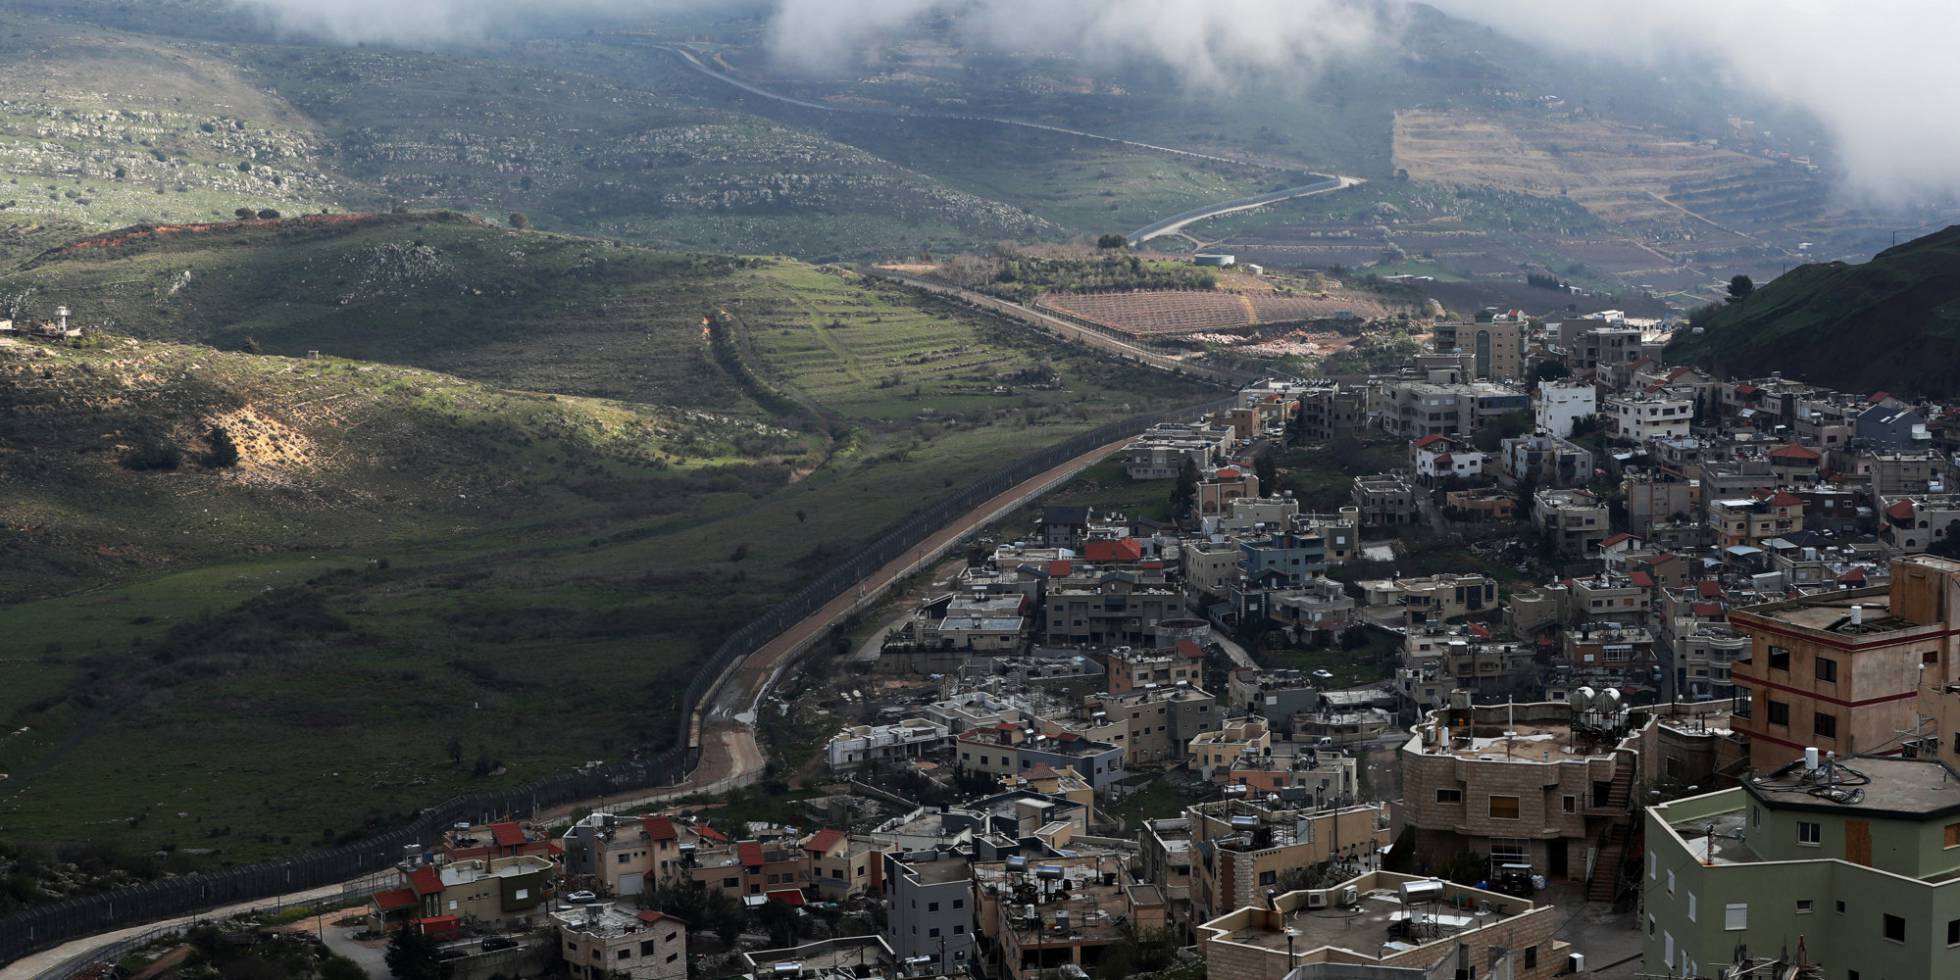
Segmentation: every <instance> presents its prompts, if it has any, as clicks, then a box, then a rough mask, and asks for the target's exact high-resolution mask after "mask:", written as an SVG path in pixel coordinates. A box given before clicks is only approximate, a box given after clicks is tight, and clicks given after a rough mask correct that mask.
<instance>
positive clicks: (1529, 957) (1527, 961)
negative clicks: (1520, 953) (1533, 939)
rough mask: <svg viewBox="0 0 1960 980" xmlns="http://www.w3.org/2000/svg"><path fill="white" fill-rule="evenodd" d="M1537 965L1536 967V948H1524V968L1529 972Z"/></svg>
mask: <svg viewBox="0 0 1960 980" xmlns="http://www.w3.org/2000/svg"><path fill="white" fill-rule="evenodd" d="M1537 965H1538V947H1536V946H1526V947H1525V948H1524V968H1525V969H1527V970H1530V969H1533V968H1535V967H1536V966H1537Z"/></svg>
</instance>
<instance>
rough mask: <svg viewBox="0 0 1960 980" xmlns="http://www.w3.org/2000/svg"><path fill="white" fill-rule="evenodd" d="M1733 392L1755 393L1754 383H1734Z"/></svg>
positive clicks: (1741, 393) (1740, 393)
mask: <svg viewBox="0 0 1960 980" xmlns="http://www.w3.org/2000/svg"><path fill="white" fill-rule="evenodd" d="M1735 393H1736V394H1738V395H1753V394H1755V393H1756V386H1755V385H1736V386H1735Z"/></svg>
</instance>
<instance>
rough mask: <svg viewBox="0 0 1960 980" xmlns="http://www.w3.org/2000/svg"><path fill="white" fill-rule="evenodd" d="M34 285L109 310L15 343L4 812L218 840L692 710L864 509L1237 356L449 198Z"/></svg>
mask: <svg viewBox="0 0 1960 980" xmlns="http://www.w3.org/2000/svg"><path fill="white" fill-rule="evenodd" d="M186 272H188V273H189V276H188V278H186V277H185V275H184V273H186ZM0 295H3V296H4V297H6V298H7V300H8V301H9V302H11V303H14V304H16V305H19V306H22V307H25V308H26V311H27V312H28V313H29V314H30V315H45V314H46V313H47V312H48V311H49V310H50V309H51V308H52V306H53V305H55V304H57V303H66V304H68V305H70V306H71V307H73V309H74V310H75V318H76V319H77V320H79V321H80V322H83V323H85V324H91V325H93V324H98V323H108V324H112V325H113V330H112V331H110V332H107V333H101V334H97V335H95V336H93V337H91V338H89V339H88V340H87V341H86V342H85V343H84V344H83V345H82V346H80V347H66V346H47V345H44V344H42V343H40V342H38V341H32V340H22V341H19V342H17V343H16V344H15V345H14V346H12V347H8V348H4V349H0V371H4V372H5V373H4V374H0V393H4V395H0V397H4V398H5V399H6V402H5V404H0V447H5V449H6V450H9V451H0V533H4V534H5V539H4V540H5V545H4V547H5V550H6V551H7V553H8V555H9V557H10V562H9V563H7V568H6V569H5V570H4V572H3V573H0V590H4V598H0V602H8V603H10V604H7V605H0V635H5V636H7V637H8V638H9V641H8V644H7V645H6V648H5V650H6V652H5V653H4V654H0V727H4V729H5V730H6V731H9V732H17V731H18V732H22V733H21V734H19V735H12V736H8V737H6V738H5V739H0V772H8V773H10V774H11V778H10V779H8V780H6V781H4V782H0V834H4V835H5V836H6V837H7V838H9V839H10V840H20V841H50V840H54V841H63V840H76V839H88V840H96V841H106V842H112V843H114V844H116V845H117V846H121V847H124V848H127V849H130V850H131V851H132V852H133V851H147V850H149V849H153V848H157V847H163V846H166V845H171V846H175V847H177V848H178V849H179V850H180V851H183V850H190V849H206V848H208V849H214V850H215V853H213V854H211V855H208V856H206V857H204V858H202V859H201V860H204V861H206V862H210V863H223V862H227V861H243V860H249V859H252V858H255V857H259V856H263V855H265V854H269V853H276V852H280V851H291V850H296V849H299V848H301V847H303V846H307V845H311V844H314V843H317V842H319V841H321V840H324V839H331V838H334V837H338V836H341V835H344V834H348V833H351V832H353V831H356V830H358V829H360V828H362V827H364V826H379V825H382V824H387V823H389V822H391V821H394V820H396V819H398V818H399V817H400V816H401V815H402V814H403V813H406V812H411V811H412V810H413V809H414V808H415V807H417V806H419V805H422V804H424V803H426V802H428V801H430V800H434V799H439V798H442V797H444V796H446V795H449V794H450V793H451V792H453V791H455V790H457V789H462V788H468V787H470V786H475V785H483V784H484V783H485V782H486V781H517V780H522V779H528V778H531V777H534V776H537V775H539V774H541V773H544V772H548V771H553V770H555V769H558V768H562V767H564V766H568V765H574V764H577V763H579V762H582V761H584V760H586V759H591V758H614V759H616V758H621V757H624V756H626V755H629V754H631V753H633V752H635V751H642V750H653V749H657V748H660V747H662V746H664V745H665V744H666V743H667V741H668V740H669V739H670V738H671V732H672V728H671V724H672V722H673V720H674V719H673V714H672V709H673V701H672V699H673V697H674V694H675V692H676V691H678V690H679V689H680V688H681V687H682V686H683V685H682V683H681V681H682V680H684V679H685V678H686V677H687V676H688V672H689V670H690V669H691V665H692V664H693V663H694V662H696V661H697V660H698V658H700V657H701V656H703V655H704V654H705V653H706V652H707V651H708V650H710V649H711V648H712V647H713V646H714V645H715V644H716V643H718V642H719V641H720V640H721V638H722V637H723V636H724V635H726V633H727V632H728V630H730V629H732V628H733V627H734V626H735V625H736V624H739V623H742V622H744V621H746V620H747V619H749V618H751V617H753V616H754V614H755V613H756V612H757V611H759V610H760V609H762V608H764V607H766V606H767V605H769V604H770V603H771V602H773V601H774V600H775V599H776V598H777V597H778V596H780V595H782V594H783V593H785V592H787V591H790V590H793V589H795V588H797V587H798V586H799V585H800V584H801V583H803V582H804V581H806V580H807V578H808V576H809V575H810V574H811V573H813V572H816V571H819V570H821V569H823V568H826V567H827V566H828V564H829V563H830V562H832V561H833V560H834V559H835V558H836V556H838V555H841V554H843V553H845V552H846V551H847V550H848V549H849V548H850V547H851V546H852V545H854V544H855V543H857V542H860V541H863V540H865V539H866V538H868V537H869V536H870V535H872V534H873V533H874V532H876V531H877V530H879V529H881V528H882V527H884V526H886V525H888V524H889V523H891V522H892V521H894V520H896V519H898V518H900V517H902V516H903V515H905V514H906V513H907V512H908V511H910V510H911V509H913V508H914V507H916V506H917V505H918V504H919V503H921V502H923V501H925V500H927V499H929V498H931V497H933V496H935V495H937V494H941V493H944V492H946V491H947V490H948V489H949V488H951V487H955V486H958V485H959V484H960V483H961V482H962V481H965V480H968V479H971V478H972V477H974V476H976V475H978V474H980V473H983V472H986V471H987V470H989V469H990V468H992V467H995V466H998V465H999V462H1000V461H1001V460H1002V459H1007V458H1012V457H1014V456H1017V455H1020V454H1022V453H1026V452H1029V451H1031V450H1032V449H1034V448H1036V447H1039V446H1043V445H1047V444H1050V443H1052V442H1055V441H1058V440H1060V439H1062V438H1065V437H1066V436H1068V435H1071V434H1073V433H1076V432H1079V431H1082V430H1083V429H1085V428H1088V427H1091V426H1093V425H1096V424H1099V423H1101V422H1104V421H1108V420H1110V419H1113V418H1116V417H1119V416H1122V415H1126V414H1130V413H1133V412H1137V411H1143V410H1147V409H1149V408H1151V407H1153V406H1169V405H1173V404H1182V403H1188V402H1191V401H1195V400H1198V399H1199V398H1201V397H1204V396H1206V395H1207V394H1208V393H1209V392H1208V391H1206V390H1205V389H1202V388H1200V387H1198V386H1197V385H1196V384H1195V383H1192V382H1189V381H1185V380H1180V379H1176V378H1170V377H1166V376H1164V375H1161V374H1156V373H1148V372H1146V371H1145V370H1144V369H1140V368H1136V367H1132V366H1129V365H1126V364H1123V363H1121V362H1116V361H1112V360H1107V359H1104V358H1101V357H1098V356H1095V355H1092V354H1090V353H1087V352H1085V351H1082V350H1078V349H1074V348H1068V347H1063V346H1060V345H1056V344H1053V343H1051V342H1049V341H1047V340H1046V339H1045V338H1043V337H1042V336H1040V335H1037V334H1034V333H1032V332H1030V331H1027V330H1026V329H1025V328H1020V327H1018V326H1012V325H1006V324H1001V323H996V322H993V321H989V320H983V319H978V318H974V317H972V316H969V315H967V314H965V313H961V312H957V311H954V310H951V309H947V308H941V307H938V306H936V305H931V304H929V303H926V302H925V301H922V300H919V299H917V298H915V297H913V296H912V295H911V294H908V293H905V292H902V291H899V290H897V289H895V288H893V287H890V286H886V285H883V284H881V283H878V282H875V281H866V280H862V279H860V278H858V277H856V276H854V275H851V274H849V273H847V272H843V271H839V270H834V269H828V268H819V267H813V266H808V265H802V264H799V263H795V262H790V261H786V260H750V259H728V258H712V257H703V256H694V255H686V254H680V253H668V252H659V251H654V250H650V249H644V248H638V247H633V246H620V245H615V244H612V243H607V242H601V241H593V240H587V239H577V238H569V237H565V236H559V235H549V234H543V233H538V232H517V231H512V230H509V229H506V228H499V227H494V226H489V225H485V224H483V223H480V222H476V221H472V220H468V219H463V218H457V217H442V216H437V215H386V216H376V217H364V218H355V219H339V220H335V221H331V222H328V221H320V220H309V221H298V220H290V221H286V222H281V223H276V224H275V223H265V224H258V223H254V224H249V225H228V226H222V227H216V228H204V229H195V230H193V229H178V230H175V231H166V232H162V233H159V232H158V231H155V230H150V231H144V232H141V233H137V234H131V235H118V236H105V237H104V238H103V239H101V240H98V241H94V242H90V243H84V245H83V246H81V247H72V248H68V249H64V250H59V251H56V252H52V253H47V254H43V255H41V256H40V257H38V258H37V259H35V260H33V261H32V262H30V263H28V264H26V265H25V266H24V267H22V268H17V269H14V270H12V271H10V272H7V273H6V274H5V275H4V276H0ZM704 314H712V315H713V317H714V319H715V322H716V324H717V330H718V333H717V334H716V335H715V336H713V337H711V336H710V335H709V333H708V332H707V331H706V330H705V328H704V324H703V317H704ZM247 338H253V342H252V344H250V345H247V344H246V340H247ZM206 344H215V345H217V346H218V347H220V348H225V349H223V350H217V349H213V348H212V347H210V346H205V345H206ZM246 346H251V347H255V348H257V349H258V350H261V351H264V353H257V354H255V353H248V352H245V351H243V350H240V349H239V348H242V347H246ZM314 349H318V350H321V351H322V352H323V353H322V356H321V357H319V358H309V357H307V356H306V352H307V351H309V350H314ZM282 355H285V356H282ZM386 361H397V362H400V363H399V364H395V365H390V364H387V363H383V362H386ZM219 425H222V426H223V427H224V428H225V429H226V430H227V432H228V433H232V434H233V436H234V439H235V441H236V442H237V443H238V444H239V446H240V449H241V456H242V458H241V460H240V463H239V465H237V466H235V467H212V466H207V465H205V464H204V463H203V462H201V457H202V456H203V455H204V454H205V453H206V452H207V451H208V450H209V448H210V445H211V442H212V437H211V430H212V428H213V427H214V426H219ZM156 444H163V445H166V446H169V447H174V448H175V449H176V450H177V454H178V457H179V463H178V465H177V467H176V468H175V469H154V468H153V469H138V468H132V467H131V466H130V465H128V464H129V463H131V462H140V461H142V460H146V459H149V458H151V456H152V454H151V453H148V452H144V450H147V449H150V448H152V447H154V446H155V445H156ZM23 730H24V731H23ZM452 736H453V737H454V738H456V739H457V740H458V741H459V743H460V745H461V746H462V754H463V758H462V760H461V762H460V764H458V763H455V762H452V760H451V758H450V757H449V755H448V746H449V740H450V738H451V737H452ZM479 756H482V757H484V758H485V759H487V760H489V761H492V762H498V763H501V764H502V766H503V771H502V772H500V773H498V774H493V775H485V776H479V775H476V774H475V768H476V767H475V762H476V760H477V759H478V757H479ZM180 813H181V814H184V815H183V816H179V814H180Z"/></svg>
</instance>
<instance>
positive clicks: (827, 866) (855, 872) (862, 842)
mask: <svg viewBox="0 0 1960 980" xmlns="http://www.w3.org/2000/svg"><path fill="white" fill-rule="evenodd" d="M803 855H804V858H805V859H806V860H808V861H809V862H810V887H811V888H812V889H813V890H814V891H815V892H816V893H817V894H819V895H821V896H823V897H824V898H826V899H828V900H830V901H842V900H844V899H846V898H849V897H851V896H854V895H864V894H867V893H873V892H876V891H878V890H879V889H880V888H881V887H882V883H883V881H882V879H883V870H884V869H883V868H882V867H881V866H880V864H879V849H878V846H877V845H875V844H873V843H872V842H871V841H870V840H866V839H859V838H855V837H852V836H850V835H849V834H846V833H844V832H843V831H841V830H819V831H817V832H815V833H813V834H811V835H810V836H808V837H805V838H803Z"/></svg>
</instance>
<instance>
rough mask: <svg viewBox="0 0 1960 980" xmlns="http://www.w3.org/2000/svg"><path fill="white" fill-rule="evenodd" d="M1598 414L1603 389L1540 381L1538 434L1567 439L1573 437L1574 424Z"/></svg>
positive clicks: (1535, 414) (1537, 412) (1536, 413)
mask: <svg viewBox="0 0 1960 980" xmlns="http://www.w3.org/2000/svg"><path fill="white" fill-rule="evenodd" d="M1598 413H1599V390H1598V389H1596V388H1594V387H1593V386H1592V385H1562V384H1557V383H1555V382H1551V381H1540V382H1538V404H1537V406H1536V408H1535V409H1534V417H1535V420H1536V424H1537V426H1538V431H1540V432H1545V433H1550V434H1551V435H1555V436H1558V437H1559V438H1560V439H1567V438H1570V437H1571V436H1572V426H1573V424H1574V423H1576V422H1578V421H1579V420H1580V419H1582V418H1585V417H1586V416H1588V415H1596V414H1598Z"/></svg>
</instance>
